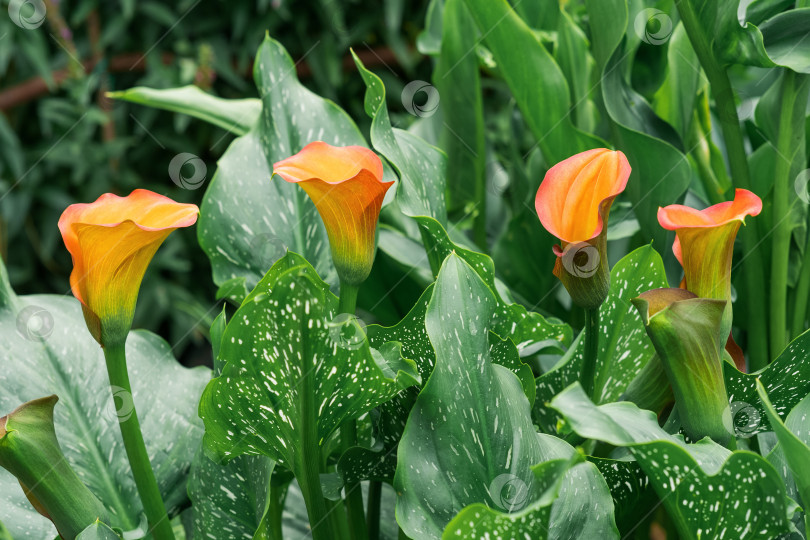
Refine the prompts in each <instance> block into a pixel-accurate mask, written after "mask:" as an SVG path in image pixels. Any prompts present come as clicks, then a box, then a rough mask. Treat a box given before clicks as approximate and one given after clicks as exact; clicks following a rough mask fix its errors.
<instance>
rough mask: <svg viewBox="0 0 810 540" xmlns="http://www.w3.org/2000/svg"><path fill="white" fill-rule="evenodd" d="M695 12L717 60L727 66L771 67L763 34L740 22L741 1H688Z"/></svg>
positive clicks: (749, 24)
mask: <svg viewBox="0 0 810 540" xmlns="http://www.w3.org/2000/svg"><path fill="white" fill-rule="evenodd" d="M686 1H687V2H689V4H690V5H691V6H692V9H694V11H695V14H696V17H697V19H698V21H699V22H700V25H701V26H702V29H703V33H704V35H705V37H706V39H707V40H708V41H709V44H710V46H711V47H712V49H713V50H714V54H715V56H716V57H717V59H718V60H719V61H720V62H721V63H723V64H725V65H729V64H748V65H755V66H762V67H772V66H773V65H774V64H773V62H772V61H771V60H770V59H769V58H768V55H767V53H766V52H765V47H764V45H763V42H762V33H761V32H760V31H759V29H758V28H757V27H756V26H754V25H753V24H751V23H746V24H745V25H744V26H743V25H741V24H740V21H739V20H738V19H737V8H738V6H739V3H740V0H686Z"/></svg>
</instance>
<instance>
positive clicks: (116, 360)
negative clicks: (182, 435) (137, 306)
mask: <svg viewBox="0 0 810 540" xmlns="http://www.w3.org/2000/svg"><path fill="white" fill-rule="evenodd" d="M103 350H104V358H105V360H106V362H107V374H108V375H109V379H110V387H111V389H112V393H113V399H115V396H116V395H118V396H121V395H123V396H127V398H128V397H129V396H131V395H132V386H131V385H130V382H129V373H128V372H127V359H126V352H125V350H124V343H120V344H115V345H108V346H107V347H105V348H104V349H103ZM128 404H131V406H132V410H127V411H126V414H122V415H119V418H118V425H119V426H120V428H121V436H122V437H123V439H124V449H125V450H126V453H127V458H128V459H129V465H130V467H131V468H132V476H133V477H134V478H135V486H136V487H137V488H138V495H139V496H140V499H141V504H143V510H144V513H145V514H146V520H147V522H148V523H149V532H150V534H151V535H152V537H154V538H155V540H174V531H172V525H171V523H170V522H169V517H168V515H167V513H166V506H165V504H164V503H163V497H162V496H161V494H160V489H158V485H157V480H156V479H155V473H154V471H153V470H152V465H151V463H149V454H147V452H146V445H145V444H144V442H143V434H142V433H141V424H140V422H139V421H138V413H137V411H136V410H135V404H134V403H128Z"/></svg>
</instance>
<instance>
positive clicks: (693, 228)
mask: <svg viewBox="0 0 810 540" xmlns="http://www.w3.org/2000/svg"><path fill="white" fill-rule="evenodd" d="M761 211H762V200H761V199H760V198H759V197H757V196H756V195H755V194H754V193H751V192H750V191H748V190H745V189H737V190H736V192H735V193H734V200H733V201H729V202H723V203H720V204H715V205H714V206H710V207H708V208H706V209H705V210H695V209H694V208H690V207H688V206H682V205H680V204H673V205H670V206H667V207H664V208H659V209H658V222H659V223H660V224H661V226H662V227H663V228H665V229H667V230H669V231H675V234H676V238H675V243H674V244H673V245H672V252H673V253H674V254H675V257H676V258H677V259H678V262H680V263H681V265H682V266H683V272H684V280H685V281H686V283H685V285H686V288H687V289H689V290H690V291H692V292H693V293H695V294H696V295H698V296H700V297H701V298H720V299H723V300H727V301H728V300H731V258H732V255H733V253H734V240H735V239H736V237H737V231H739V230H740V225H742V224H743V223H744V222H745V217H746V216H756V215H758V214H759V213H760V212H761Z"/></svg>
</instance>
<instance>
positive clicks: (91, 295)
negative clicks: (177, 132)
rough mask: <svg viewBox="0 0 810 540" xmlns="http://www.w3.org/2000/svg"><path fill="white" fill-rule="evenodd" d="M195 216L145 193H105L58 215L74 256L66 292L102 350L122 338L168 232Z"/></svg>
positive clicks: (189, 222) (190, 210) (189, 209)
mask: <svg viewBox="0 0 810 540" xmlns="http://www.w3.org/2000/svg"><path fill="white" fill-rule="evenodd" d="M198 213H199V209H198V208H197V206H196V205H193V204H181V203H177V202H174V201H173V200H171V199H169V198H167V197H164V196H162V195H158V194H157V193H153V192H151V191H147V190H144V189H136V190H135V191H133V192H132V193H131V194H130V195H128V196H127V197H118V196H117V195H113V194H111V193H105V194H104V195H102V196H101V197H99V198H98V199H97V200H96V201H95V202H93V203H90V204H72V205H70V206H69V207H68V208H67V209H66V210H65V211H64V212H63V213H62V217H60V218H59V231H60V232H61V233H62V240H63V241H64V242H65V247H67V249H68V251H69V252H70V255H71V257H72V258H73V272H71V274H70V288H71V289H72V291H73V295H74V296H75V297H76V298H77V299H78V300H79V301H80V302H81V303H82V310H83V312H84V319H85V322H86V323H87V328H88V329H89V330H90V333H91V334H92V335H93V337H94V338H95V340H96V341H98V342H99V344H100V345H101V346H102V347H106V346H107V345H110V344H116V345H120V344H123V342H124V341H125V340H126V336H127V334H128V333H129V329H130V327H131V326H132V318H133V316H134V313H135V302H136V300H137V299H138V290H139V289H140V286H141V280H142V279H143V275H144V273H145V272H146V267H147V266H149V262H150V261H151V260H152V256H154V254H155V252H156V251H157V249H158V248H159V247H160V244H162V243H163V241H164V240H165V239H166V237H167V236H169V234H170V233H171V232H172V231H174V230H175V229H177V228H179V227H189V226H191V225H193V224H194V223H195V222H196V221H197V214H198Z"/></svg>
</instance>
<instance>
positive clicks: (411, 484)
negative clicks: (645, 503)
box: [394, 254, 607, 538]
mask: <svg viewBox="0 0 810 540" xmlns="http://www.w3.org/2000/svg"><path fill="white" fill-rule="evenodd" d="M497 307H498V302H497V299H496V296H495V294H494V293H493V292H492V290H491V289H490V288H489V287H488V286H487V285H486V283H485V282H484V281H483V280H482V279H481V277H480V276H479V275H478V274H477V273H476V272H475V270H474V269H473V267H471V266H470V265H469V264H468V263H466V262H465V261H464V260H463V259H462V258H461V257H460V256H458V255H454V254H451V255H450V256H448V258H447V259H446V261H445V262H444V264H443V266H442V270H441V271H440V273H439V277H438V279H437V282H436V285H435V288H434V290H433V295H432V297H431V299H430V302H429V304H428V308H427V313H426V316H425V326H426V329H427V334H428V337H429V339H430V343H431V345H432V347H433V349H434V351H435V365H434V367H433V370H432V373H431V375H430V378H429V379H428V382H427V383H426V384H425V387H424V388H423V390H422V392H421V393H420V394H419V397H418V398H417V400H416V403H415V405H414V407H413V409H412V410H411V413H410V416H409V417H408V422H407V425H406V428H405V432H404V434H403V436H402V441H401V442H400V445H399V449H398V456H397V459H398V462H397V472H396V476H395V479H394V486H395V488H396V489H397V492H398V493H399V498H398V501H397V516H398V518H399V522H400V526H401V527H402V529H403V530H404V531H405V532H406V533H407V534H408V535H409V536H411V537H427V538H439V537H441V535H442V533H443V531H445V527H447V524H448V523H450V521H451V520H452V519H453V517H454V516H455V515H456V514H457V513H458V512H460V511H461V510H462V509H463V508H464V507H465V506H467V505H470V504H476V503H483V504H486V505H488V506H491V507H495V508H500V510H501V512H504V511H506V512H508V511H510V510H512V511H515V510H517V508H516V507H515V506H514V505H513V503H514V500H513V499H512V495H509V497H507V498H504V495H502V494H501V489H502V488H504V487H505V485H506V484H510V485H511V486H513V487H514V486H517V489H518V490H519V491H518V493H520V494H521V501H520V508H521V509H522V508H524V507H525V506H526V504H528V503H530V502H533V501H535V500H537V499H538V498H540V496H541V495H542V492H543V491H544V487H543V486H542V485H541V483H540V482H538V480H537V479H536V478H535V475H534V474H533V473H532V470H531V468H532V466H533V465H535V464H537V463H540V462H541V461H543V452H542V447H541V444H540V440H539V439H538V438H537V436H536V434H535V432H534V429H533V427H532V424H531V417H530V414H529V402H528V400H527V399H526V397H525V395H524V394H523V392H522V390H521V387H520V382H519V380H518V379H517V377H516V376H515V375H514V374H513V373H512V372H510V371H509V370H508V369H506V368H504V367H503V366H500V365H497V364H495V363H494V362H493V360H492V354H491V352H490V348H489V343H490V342H489V337H488V336H489V333H490V331H491V330H492V329H493V327H494V325H495V324H496V321H497V319H496V312H497ZM459 374H461V375H459ZM493 486H494V487H493ZM605 493H607V488H606V487H605ZM427 501H429V503H427ZM510 501H511V502H510ZM507 521H509V520H507ZM500 526H501V525H500V524H499V525H498V527H500ZM546 528H547V525H546V524H545V523H543V524H541V523H540V522H539V521H533V522H532V530H533V531H534V532H535V533H536V534H544V533H543V531H545V530H546ZM447 531H450V529H449V528H448V529H447ZM445 534H452V533H449V532H448V533H445Z"/></svg>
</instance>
